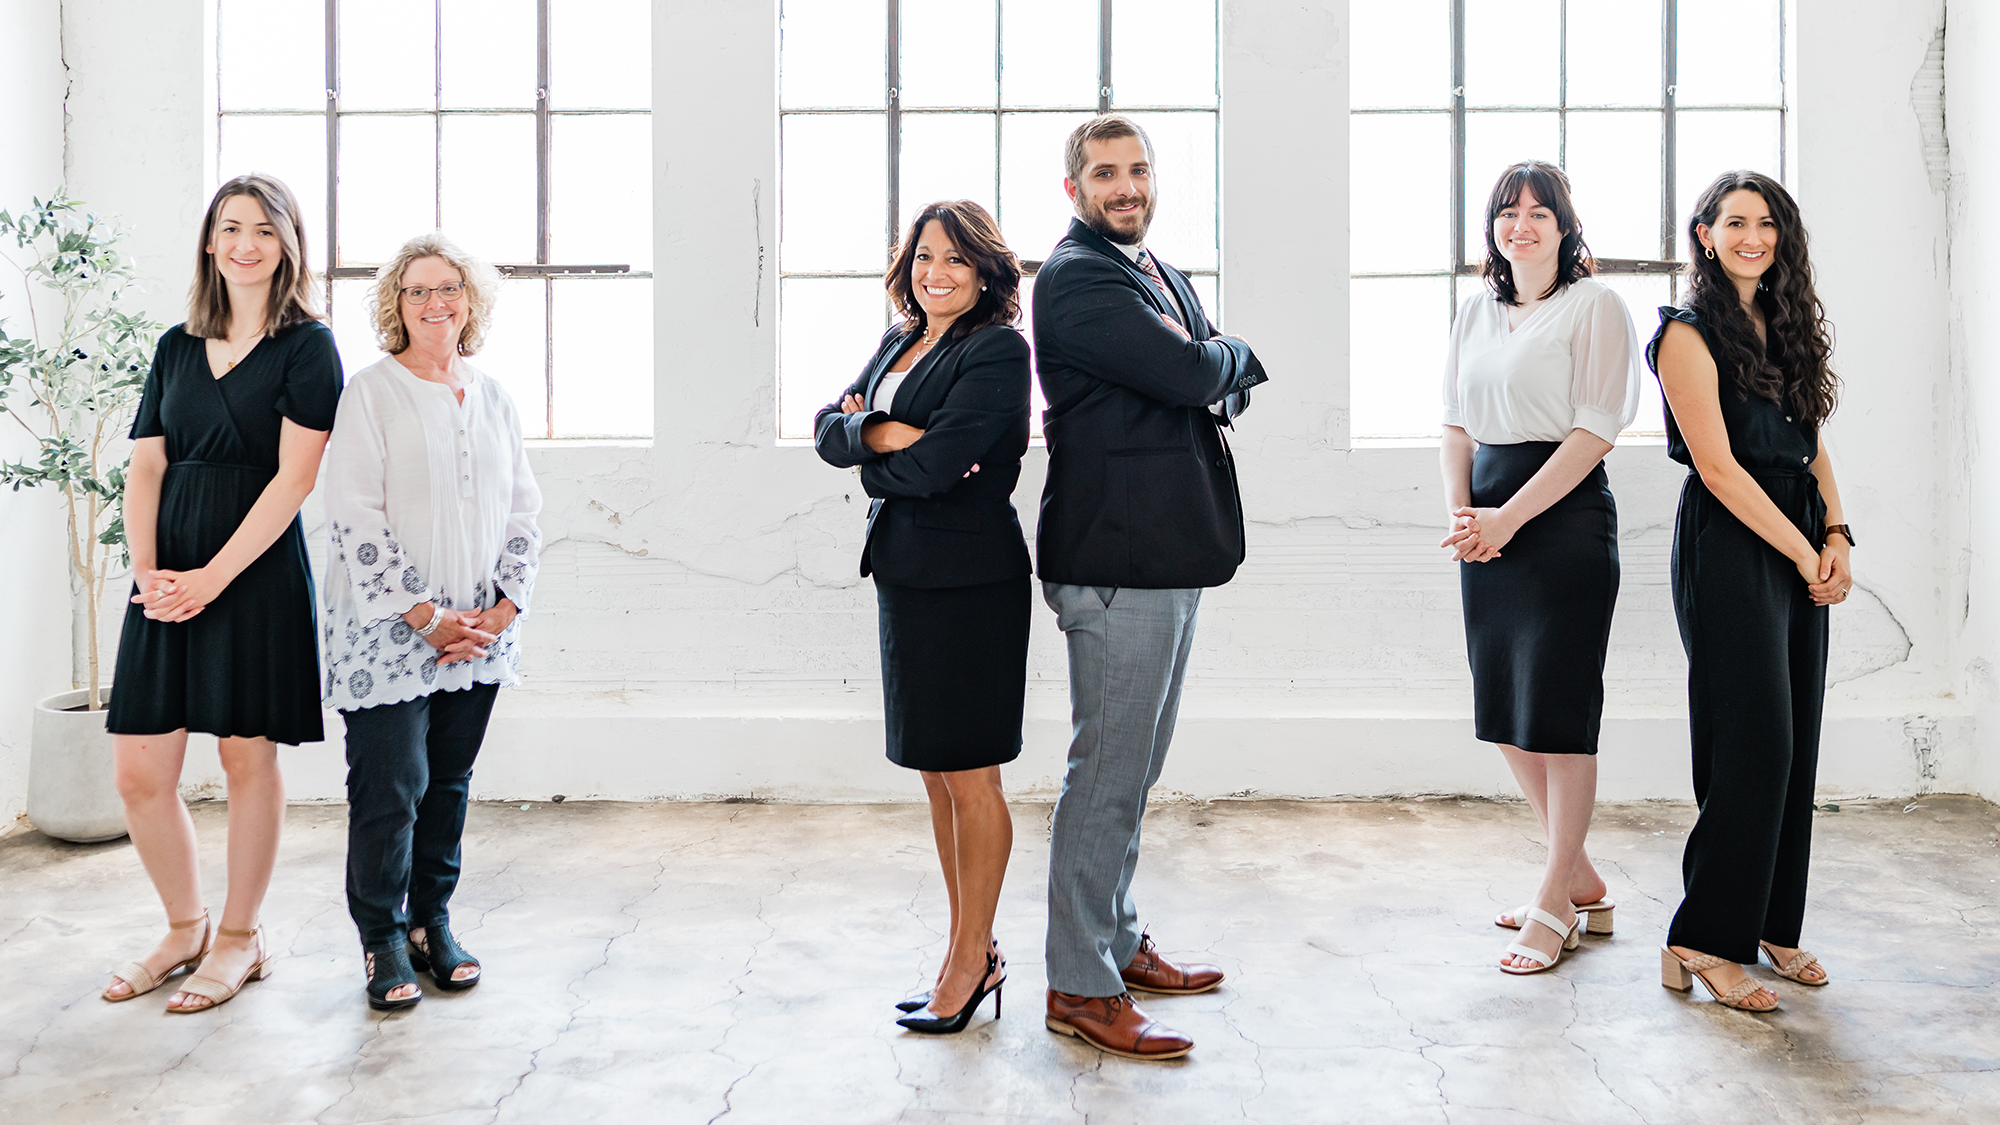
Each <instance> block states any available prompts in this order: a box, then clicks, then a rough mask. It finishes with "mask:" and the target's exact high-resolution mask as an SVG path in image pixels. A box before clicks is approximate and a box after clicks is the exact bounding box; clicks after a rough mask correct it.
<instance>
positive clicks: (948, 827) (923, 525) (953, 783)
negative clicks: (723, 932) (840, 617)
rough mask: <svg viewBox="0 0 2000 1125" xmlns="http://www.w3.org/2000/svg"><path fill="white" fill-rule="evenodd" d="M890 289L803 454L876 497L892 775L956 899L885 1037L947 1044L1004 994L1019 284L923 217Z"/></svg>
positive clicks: (969, 222) (1016, 646)
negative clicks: (916, 785) (914, 804)
mask: <svg viewBox="0 0 2000 1125" xmlns="http://www.w3.org/2000/svg"><path fill="white" fill-rule="evenodd" d="M886 284H887V286H888V289H889V293H890V295H891V297H892V298H893V299H894V300H895V302H896V305H897V307H898V308H899V309H900V310H901V311H902V313H903V317H904V319H903V322H902V323H901V324H898V325H897V326H896V327H894V328H891V329H890V330H889V332H888V334H887V335H885V336H883V337H882V344H881V346H880V347H878V348H877V349H876V350H875V357H874V358H873V359H871V360H869V361H868V366H867V367H866V368H864V369H863V370H862V373H861V377H860V378H858V379H856V380H855V381H854V383H853V384H852V385H851V386H849V387H848V388H847V391H846V392H845V393H844V394H843V395H842V396H841V399H840V401H839V402H836V403H829V404H828V405H827V406H825V407H824V408H822V409H821V410H820V412H819V416H818V417H817V418H816V419H815V420H814V423H813V433H814V446H815V448H817V449H818V450H819V455H820V457H821V458H823V459H824V460H826V462H827V463H828V464H832V465H837V466H839V467H841V468H850V467H854V466H859V467H860V470H861V486H862V488H863V489H865V490H866V491H867V493H868V495H869V496H871V497H873V498H874V502H873V503H872V504H870V505H869V509H868V535H867V539H866V541H865V545H864V546H863V547H862V550H861V573H862V575H863V576H864V577H865V576H867V575H869V574H871V573H872V574H873V575H874V577H875V596H876V602H877V604H878V606H879V607H880V622H881V638H882V702H883V710H884V712H885V716H886V719H887V726H888V735H889V760H890V761H892V762H895V763H896V764H897V765H900V766H905V767H907V768H910V769H914V770H918V771H921V772H922V774H923V778H924V788H925V790H926V792H927V793H928V794H929V796H930V806H931V831H932V833H933V835H935V836H936V838H937V849H938V859H939V862H940V863H941V864H942V865H943V867H944V881H945V889H946V891H947V893H948V895H949V898H950V902H951V944H950V948H949V950H948V951H947V952H946V954H945V960H944V964H943V966H942V967H941V968H940V969H939V970H938V977H937V982H936V984H935V985H934V986H933V987H932V989H931V991H930V992H928V993H925V994H923V995H921V996H915V997H912V998H911V999H909V1000H905V1001H903V1002H902V1004H899V1005H898V1007H900V1008H902V1009H903V1010H904V1011H906V1012H909V1013H910V1014H909V1015H908V1016H906V1017H904V1018H903V1019H901V1020H898V1021H897V1022H899V1023H901V1024H902V1025H903V1026H905V1027H907V1028H909V1029H911V1030H912V1031H922V1032H956V1031H962V1030H964V1028H965V1026H966V1024H967V1023H968V1022H970V1020H971V1018H972V1013H973V1012H974V1011H975V1010H976V1009H977V1008H978V1007H979V1004H980V1002H981V1001H982V1000H984V999H985V998H986V994H987V993H989V992H992V993H996V994H997V993H998V992H999V989H1000V984H1001V982H1002V981H1004V980H1005V979H1006V972H1005V966H1006V962H1005V961H1003V960H1001V958H1000V949H999V946H998V945H997V944H996V943H995V942H994V941H993V915H994V911H995V910H996V909H997V908H998V906H999V901H1000V884H1001V881H1002V880H1003V879H1004V878H1005V876H1006V873H1007V855H1008V852H1009V851H1011V850H1012V848H1013V846H1014V824H1013V821H1012V819H1011V818H1010V817H1009V815H1008V812H1007V799H1006V797H1005V795H1004V794H1003V792H1002V791H1001V787H1000V766H1001V764H1002V763H1005V762H1011V761H1013V760H1014V759H1015V758H1016V757H1017V756H1019V755H1020V753H1021V709H1022V703H1023V698H1024V695H1025V692H1026V686H1027V667H1028V612H1029V604H1030V598H1031V595H1030V591H1029V575H1030V572H1031V568H1030V566H1029V563H1028V549H1027V546H1026V544H1025V543H1024V542H1023V537H1022V535H1021V523H1020V520H1019V519H1018V518H1017V517H1016V516H1015V513H1014V504H1013V500H1012V496H1013V494H1014V483H1015V481H1017V480H1018V479H1019V478H1020V475H1021V455H1022V454H1023V453H1024V452H1026V451H1027V448H1028V383H1029V374H1028V343H1027V341H1026V340H1025V339H1023V338H1022V336H1021V333H1020V332H1019V331H1017V330H1016V329H1014V328H1013V327H1012V326H1013V323H1014V321H1016V320H1017V319H1019V317H1020V311H1021V306H1020V286H1021V268H1020V264H1019V263H1018V262H1017V261H1016V260H1015V258H1014V255H1013V253H1012V252H1011V251H1009V250H1008V249H1007V246H1006V244H1005V243H1004V242H1002V241H1001V239H1000V229H999V227H998V226H996V225H995V224H994V222H993V218H992V216H990V215H988V214H987V213H986V211H985V209H984V208H982V207H980V206H979V205H978V204H977V203H973V202H970V201H968V200H959V201H956V202H947V203H933V204H931V205H930V206H929V207H926V208H924V209H923V210H922V211H921V212H919V213H918V215H917V217H916V221H915V222H913V223H912V224H911V226H910V230H909V233H908V234H907V235H905V237H904V239H903V245H902V248H901V249H900V250H899V251H898V253H897V255H896V260H895V263H894V264H893V265H892V266H890V268H889V274H888V277H887V279H886ZM993 1012H994V1015H995V1016H996V1017H997V1016H998V1015H999V1014H1000V1002H999V999H998V997H997V995H996V997H995V999H994V1005H993Z"/></svg>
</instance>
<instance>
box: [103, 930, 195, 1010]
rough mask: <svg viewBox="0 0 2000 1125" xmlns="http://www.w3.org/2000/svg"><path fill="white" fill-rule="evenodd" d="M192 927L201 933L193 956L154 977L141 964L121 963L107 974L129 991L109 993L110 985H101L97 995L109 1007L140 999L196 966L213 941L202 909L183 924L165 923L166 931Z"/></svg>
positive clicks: (132, 962) (151, 972) (168, 967)
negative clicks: (139, 997)
mask: <svg viewBox="0 0 2000 1125" xmlns="http://www.w3.org/2000/svg"><path fill="white" fill-rule="evenodd" d="M195 926H200V927H202V931H201V948H200V949H198V950H196V951H195V955H194V956H192V957H190V958H188V959H187V960H185V961H177V962H175V963H174V964H172V965H169V966H167V970H166V971H165V972H163V973H161V974H160V975H159V976H154V975H153V971H152V970H151V969H148V968H147V967H146V966H145V965H143V964H141V963H140V962H138V961H127V962H125V964H124V965H122V966H120V967H119V968H118V969H117V970H116V971H114V972H113V973H112V974H111V976H112V977H113V978H114V979H116V980H122V981H124V982H125V987H126V988H129V989H131V991H130V992H122V993H114V992H112V991H111V986H110V985H108V984H107V985H105V986H104V991H103V992H101V993H99V994H98V995H100V996H102V997H104V998H105V999H106V1000H109V1001H110V1002H111V1003H113V1004H121V1003H123V1002H125V1001H127V1000H130V999H132V998H133V997H135V996H144V995H145V994H147V993H148V992H151V991H153V990H154V989H156V988H158V987H160V986H161V985H163V984H165V983H167V978H168V977H171V976H173V975H174V974H175V973H178V972H180V971H181V970H183V969H192V968H194V967H195V966H196V965H199V964H201V959H202V958H203V957H206V956H208V947H209V943H210V942H211V941H212V940H213V939H214V935H213V934H211V933H210V932H209V930H208V911H206V910H204V911H202V912H201V917H199V918H189V919H188V920H187V921H185V922H168V923H167V928H168V929H169V930H186V929H191V928H193V927H195Z"/></svg>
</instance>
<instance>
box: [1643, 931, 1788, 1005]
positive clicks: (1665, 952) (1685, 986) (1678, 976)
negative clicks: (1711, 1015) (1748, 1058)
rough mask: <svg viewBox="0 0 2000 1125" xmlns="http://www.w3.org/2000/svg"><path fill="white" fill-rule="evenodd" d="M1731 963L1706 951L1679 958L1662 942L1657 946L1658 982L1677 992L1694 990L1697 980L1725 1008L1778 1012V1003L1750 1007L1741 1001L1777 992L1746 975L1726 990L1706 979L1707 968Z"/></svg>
mask: <svg viewBox="0 0 2000 1125" xmlns="http://www.w3.org/2000/svg"><path fill="white" fill-rule="evenodd" d="M1732 963H1733V962H1731V961H1730V960H1729V959H1728V958H1726V957H1717V956H1714V955H1713V954H1708V953H1702V954H1698V955H1696V956H1694V957H1690V958H1687V959H1686V960H1682V958H1681V955H1680V954H1678V953H1675V952H1674V951H1673V950H1671V949H1669V948H1667V947H1666V946H1664V945H1663V946H1661V947H1660V983H1661V984H1662V985H1664V986H1666V987H1668V988H1671V989H1674V990H1675V991H1677V992H1692V991H1693V990H1694V982H1695V981H1700V982H1701V986H1702V988H1704V989H1706V990H1707V991H1708V994H1709V995H1710V996H1713V997H1715V1002H1716V1003H1718V1004H1720V1005H1722V1006H1723V1007H1725V1008H1734V1009H1736V1010H1737V1011H1739V1012H1751V1013H1754V1014H1759V1015H1761V1014H1763V1013H1765V1012H1775V1011H1777V1010H1778V1006H1777V1005H1776V1004H1773V1005H1771V1006H1770V1007H1768V1008H1753V1007H1751V1006H1750V1005H1748V1004H1745V1003H1744V1001H1745V1000H1748V999H1749V998H1750V997H1752V996H1755V995H1756V994H1757V993H1759V992H1770V993H1771V995H1772V997H1773V998H1775V997H1776V996H1777V995H1778V994H1777V993H1776V992H1772V991H1771V990H1770V989H1767V988H1765V987H1764V986H1763V985H1761V984H1758V983H1757V982H1756V981H1754V980H1751V979H1750V978H1749V977H1747V976H1746V977H1744V978H1743V979H1742V980H1740V981H1737V982H1736V987H1735V988H1732V989H1730V990H1729V991H1727V992H1724V991H1722V990H1721V989H1719V988H1717V987H1715V985H1714V983H1713V982H1711V981H1710V980H1709V979H1708V976H1707V973H1708V971H1709V970H1710V969H1714V968H1719V967H1721V966H1723V965H1728V964H1732Z"/></svg>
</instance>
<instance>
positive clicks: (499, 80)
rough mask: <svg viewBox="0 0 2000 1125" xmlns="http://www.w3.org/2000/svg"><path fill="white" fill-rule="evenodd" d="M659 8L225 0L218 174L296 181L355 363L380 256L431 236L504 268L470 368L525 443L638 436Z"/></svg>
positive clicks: (317, 266)
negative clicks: (496, 394) (516, 414)
mask: <svg viewBox="0 0 2000 1125" xmlns="http://www.w3.org/2000/svg"><path fill="white" fill-rule="evenodd" d="M651 21H652V15H651V5H650V4H649V3H648V0H590V3H587V4H586V3H560V2H558V0H218V4H217V11H216V39H217V42H216V62H217V67H216V71H217V73H216V86H217V95H218V105H217V113H218V117H219V121H218V132H219V143H218V145H217V153H216V167H215V174H216V182H217V183H220V182H222V181H223V180H227V179H229V178H230V177H231V176H235V175H239V174H241V173H244V172H250V171H259V172H268V173H271V174H273V175H276V176H278V177H279V178H281V179H283V180H284V181H285V182H286V183H287V184H289V185H290V186H291V188H292V191H293V192H294V193H296V194H297V196H298V198H299V204H300V206H301V208H303V210H304V213H305V215H306V216H307V223H308V227H309V230H308V239H307V241H308V243H309V245H310V248H311V251H312V267H313V269H314V270H316V271H327V272H328V273H330V275H331V278H332V291H331V308H332V313H333V329H334V333H335V335H336V337H337V338H338V339H339V342H340V352H341V357H342V359H343V360H344V362H345V364H346V367H347V370H348V372H349V373H350V374H351V373H352V372H354V371H358V370H360V369H361V368H362V367H365V366H367V365H368V364H370V363H372V362H374V360H375V359H376V357H378V356H379V355H380V354H381V353H380V351H379V350H378V349H377V348H376V347H375V343H374V338H373V332H372V329H371V327H370V321H369V315H368V308H367V300H368V290H369V289H370V287H371V286H372V285H373V281H372V280H371V279H372V278H373V276H374V271H375V268H376V267H377V266H379V265H380V264H381V263H382V262H384V261H386V260H388V258H389V257H390V256H391V255H393V254H394V253H395V252H396V249H397V247H399V246H401V245H402V244H403V242H404V241H406V240H407V239H409V238H411V237H413V236H415V235H418V234H422V233H424V232H426V231H429V230H431V229H432V228H438V229H441V230H443V231H444V232H445V234H447V235H448V236H450V237H451V238H452V239H453V240H454V241H456V242H457V243H459V245H461V246H463V247H464V248H465V249H466V250H467V251H468V252H470V253H472V254H474V255H477V256H479V257H482V258H485V259H487V260H488V261H491V262H493V263H494V264H495V265H498V266H499V267H500V268H501V270H502V271H503V272H504V273H506V274H507V276H508V280H507V281H506V283H505V286H504V288H503V290H502V295H501V298H500V302H499V305H498V307H497V308H496V310H495V323H494V327H493V331H492V333H491V335H490V336H489V337H488V339H487V343H486V346H485V348H484V349H482V350H481V351H480V353H479V354H478V356H476V357H475V358H474V359H473V361H472V362H473V363H474V364H475V365H476V366H477V367H479V369H480V370H482V371H485V372H486V373H487V374H489V375H491V376H493V377H494V378H496V379H498V380H500V381H501V382H502V383H503V384H504V385H505V386H506V387H507V390H508V393H509V394H511V395H512V396H513V399H514V402H515V405H516V406H517V407H518V409H519V410H520V414H521V420H522V425H523V427H524V429H525V430H526V432H527V436H529V437H535V438H544V437H646V436H650V435H651V433H652V429H653V410H652V401H653V327H652V326H653V282H652V276H653V275H652V269H653V215H652V210H653V190H652V150H653V144H652V123H651V114H650V110H651V106H652V32H651V27H652V22H651ZM329 255H330V257H329ZM329 267H331V268H330V269H329Z"/></svg>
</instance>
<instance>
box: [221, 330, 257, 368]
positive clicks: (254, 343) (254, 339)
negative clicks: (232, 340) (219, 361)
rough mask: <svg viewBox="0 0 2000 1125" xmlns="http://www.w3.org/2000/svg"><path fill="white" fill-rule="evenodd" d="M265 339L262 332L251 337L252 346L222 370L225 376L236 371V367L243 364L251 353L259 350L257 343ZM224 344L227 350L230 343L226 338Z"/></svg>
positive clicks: (237, 355) (232, 359) (238, 354)
mask: <svg viewBox="0 0 2000 1125" xmlns="http://www.w3.org/2000/svg"><path fill="white" fill-rule="evenodd" d="M263 338H264V334H263V333H262V332H259V333H257V334H256V335H255V336H252V337H250V346H249V347H247V348H244V349H243V350H242V351H241V352H239V353H237V354H236V355H235V356H234V357H233V358H231V359H230V361H229V362H228V364H227V365H225V366H224V367H223V369H222V372H223V374H225V375H226V374H228V373H229V372H231V371H234V370H236V365H237V364H239V363H242V362H243V360H244V357H246V356H248V355H249V354H250V353H251V352H253V351H255V350H256V349H257V342H258V341H259V340H262V339H263ZM222 343H223V347H225V348H226V347H228V346H229V341H228V339H227V338H226V337H225V338H224V339H223V342H222Z"/></svg>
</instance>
